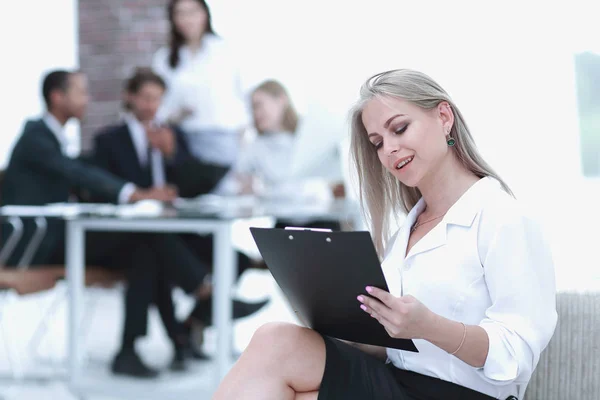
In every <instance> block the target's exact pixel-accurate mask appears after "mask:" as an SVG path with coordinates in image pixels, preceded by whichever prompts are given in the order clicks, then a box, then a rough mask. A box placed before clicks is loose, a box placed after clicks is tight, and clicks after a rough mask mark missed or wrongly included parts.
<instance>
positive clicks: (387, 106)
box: [362, 97, 454, 187]
mask: <svg viewBox="0 0 600 400" xmlns="http://www.w3.org/2000/svg"><path fill="white" fill-rule="evenodd" d="M362 121H363V124H364V126H365V129H366V132H367V135H368V138H369V141H370V142H371V144H372V146H373V151H375V152H377V156H378V157H379V161H381V164H382V165H383V166H384V167H385V168H386V169H387V170H388V171H389V172H390V173H391V174H392V175H394V176H395V177H396V178H398V180H400V182H402V183H403V184H404V185H406V186H410V187H416V186H419V184H420V183H421V182H422V180H423V179H424V178H426V177H428V176H430V174H431V173H432V171H435V170H437V169H438V168H439V167H440V165H441V163H442V161H443V160H444V157H446V155H447V154H449V152H448V145H447V142H446V134H447V132H448V130H450V128H451V127H452V123H453V122H454V118H453V114H452V111H451V109H450V106H449V105H448V103H446V102H442V103H440V104H439V105H438V106H437V107H435V108H434V109H432V110H425V109H422V108H420V107H418V106H416V105H414V104H412V103H410V102H408V101H405V100H402V99H399V98H393V97H375V98H373V99H371V100H370V101H368V102H367V104H366V105H365V107H364V109H363V113H362Z"/></svg>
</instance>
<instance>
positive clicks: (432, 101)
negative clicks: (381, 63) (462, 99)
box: [350, 69, 512, 256]
mask: <svg viewBox="0 0 600 400" xmlns="http://www.w3.org/2000/svg"><path fill="white" fill-rule="evenodd" d="M377 96H386V97H395V98H400V99H403V100H406V101H409V102H411V103H412V104H414V105H416V106H418V107H421V108H423V109H425V110H431V109H434V108H435V107H437V106H438V105H439V104H440V103H441V102H447V103H448V104H449V105H450V107H451V109H452V112H453V113H454V124H453V125H452V129H451V131H450V136H452V137H453V138H454V139H455V141H456V144H455V145H454V147H453V151H455V154H456V156H457V158H458V160H459V161H460V162H461V163H462V165H463V166H464V167H465V168H466V169H467V170H469V171H471V172H472V173H474V174H475V175H476V176H478V177H480V178H483V177H486V176H490V177H493V178H495V179H497V180H498V181H499V182H500V183H501V185H502V187H503V188H504V190H505V191H506V192H508V193H510V194H512V192H511V190H510V188H509V187H508V185H506V183H505V182H504V181H503V180H502V179H501V178H500V177H499V176H498V174H496V172H494V170H493V169H492V168H491V167H490V166H489V165H488V164H487V163H486V162H485V161H484V159H483V158H482V157H481V155H480V154H479V152H478V150H477V147H476V146H475V142H474V141H473V137H472V136H471V133H470V132H469V128H468V127H467V123H466V122H465V119H464V118H463V116H462V114H461V112H460V111H459V109H458V107H456V105H455V104H454V102H453V101H452V99H451V98H450V96H449V95H448V93H446V92H445V91H444V89H442V87H441V86H440V85H438V84H437V83H436V82H435V81H434V80H433V79H431V78H430V77H429V76H427V75H425V74H423V73H421V72H417V71H412V70H408V69H398V70H392V71H387V72H382V73H380V74H377V75H374V76H372V77H371V78H369V79H368V80H367V81H366V82H365V83H364V84H363V85H362V87H361V89H360V99H359V101H358V102H357V104H356V105H355V106H354V107H353V108H352V110H351V112H350V113H351V114H350V118H351V121H350V123H351V127H350V129H351V145H350V148H351V156H352V161H353V162H354V165H355V167H356V172H357V178H358V185H359V192H360V203H361V207H362V209H363V213H364V214H365V217H366V218H367V221H368V222H369V225H370V228H371V234H372V235H373V240H374V243H375V248H376V249H377V252H378V253H379V255H380V256H382V255H383V251H384V248H385V246H386V245H387V240H388V239H389V238H388V235H389V230H390V228H391V226H390V221H389V220H388V217H389V216H390V215H392V214H393V215H397V214H398V212H404V213H407V212H408V211H410V210H411V209H412V208H413V207H414V206H415V204H417V202H418V201H419V199H420V198H421V192H420V191H419V189H418V188H416V187H408V186H406V185H403V184H402V183H401V182H400V181H399V180H398V179H397V178H395V177H394V176H393V175H392V174H391V173H389V171H387V170H386V169H385V168H384V167H383V166H382V165H381V162H380V161H379V158H378V156H377V152H376V151H374V150H373V145H372V144H371V142H370V141H369V139H368V137H367V132H366V129H365V127H364V124H363V121H362V112H363V108H364V106H365V104H366V103H367V102H368V101H369V100H371V99H373V98H374V97H377Z"/></svg>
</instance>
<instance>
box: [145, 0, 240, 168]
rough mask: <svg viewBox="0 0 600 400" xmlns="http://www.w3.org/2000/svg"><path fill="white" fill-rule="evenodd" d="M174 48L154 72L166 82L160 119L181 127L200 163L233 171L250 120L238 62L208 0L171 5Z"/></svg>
mask: <svg viewBox="0 0 600 400" xmlns="http://www.w3.org/2000/svg"><path fill="white" fill-rule="evenodd" d="M168 14H169V22H170V25H171V34H170V35H171V37H170V46H169V47H166V48H162V49H160V50H158V51H157V52H156V54H155V55H154V59H153V64H152V66H153V69H154V71H155V72H156V73H158V74H159V75H161V76H162V77H163V78H164V79H165V81H166V82H167V93H166V95H165V99H164V103H163V107H162V109H161V110H160V115H159V116H160V117H161V118H162V119H166V120H168V121H169V122H172V123H177V124H179V125H180V127H181V128H182V130H183V131H184V132H185V133H186V135H187V139H188V142H189V145H190V150H191V151H192V153H193V154H194V155H195V156H196V157H197V158H199V159H201V160H202V161H205V162H210V163H213V164H218V165H224V166H231V165H233V163H234V161H235V160H236V158H237V153H238V149H239V142H240V133H241V131H242V130H243V128H244V127H245V125H246V123H247V121H248V116H247V110H246V108H245V104H244V96H243V91H242V87H241V81H240V76H239V71H238V68H237V59H236V57H235V55H234V54H233V53H232V52H231V51H230V50H229V49H228V47H227V46H226V44H225V42H224V41H223V40H222V39H221V38H219V37H218V36H217V35H216V34H215V32H214V30H213V28H212V22H211V15H210V10H209V8H208V5H207V4H206V2H205V1H204V0H171V1H170V2H169V5H168Z"/></svg>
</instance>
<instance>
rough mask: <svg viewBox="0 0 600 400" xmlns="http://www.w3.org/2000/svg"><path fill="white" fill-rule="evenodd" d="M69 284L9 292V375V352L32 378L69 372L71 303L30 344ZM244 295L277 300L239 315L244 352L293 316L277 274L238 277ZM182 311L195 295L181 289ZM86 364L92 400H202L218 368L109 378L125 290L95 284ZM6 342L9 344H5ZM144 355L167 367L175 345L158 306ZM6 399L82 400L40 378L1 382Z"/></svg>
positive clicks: (211, 342) (1, 365)
mask: <svg viewBox="0 0 600 400" xmlns="http://www.w3.org/2000/svg"><path fill="white" fill-rule="evenodd" d="M65 290H66V286H64V285H62V284H61V285H59V286H57V287H56V288H55V289H54V290H53V291H51V292H47V293H43V294H40V295H36V296H31V297H27V298H25V299H23V298H16V297H14V296H9V299H8V305H7V306H6V307H5V308H4V309H3V310H4V312H3V315H2V325H3V326H2V327H3V328H4V330H3V331H2V332H3V334H2V335H0V342H2V345H0V376H6V375H7V373H8V372H9V365H10V364H9V359H10V356H12V358H13V359H14V361H13V366H17V370H22V371H24V373H25V374H26V375H27V376H29V377H31V376H32V375H35V376H38V377H40V376H41V377H42V378H43V377H47V376H49V374H54V373H56V372H59V373H61V372H62V370H63V369H64V354H65V351H64V349H65V324H66V323H65V311H66V302H65V301H64V300H63V301H60V300H59V306H58V307H57V309H56V313H55V314H54V317H53V318H52V321H51V322H50V324H49V327H48V331H47V334H46V335H45V336H44V338H43V340H42V341H41V342H40V345H39V348H38V351H37V355H33V354H32V352H31V351H30V349H28V342H29V341H30V339H31V337H32V335H33V332H34V331H35V328H36V324H37V323H38V322H39V319H40V316H41V315H42V313H43V312H44V310H46V309H47V308H48V307H49V306H50V305H51V304H52V303H53V302H54V301H55V300H56V299H61V297H62V296H64V293H65ZM238 296H240V297H243V298H245V299H248V300H258V299H262V298H264V297H266V296H269V297H271V301H270V303H269V304H268V305H267V306H266V307H265V308H264V309H263V310H261V311H260V312H259V313H257V314H256V315H255V316H252V317H249V318H247V319H244V320H240V321H238V322H236V324H235V340H234V345H235V346H234V347H235V349H236V352H241V351H242V350H243V348H244V347H245V346H246V345H247V343H248V342H249V341H250V338H251V337H252V334H253V332H254V331H255V330H256V329H257V328H258V327H259V326H260V325H262V324H263V323H265V322H268V321H274V320H277V321H294V316H293V313H292V312H291V310H290V309H289V308H288V306H287V303H286V302H285V301H284V300H283V298H282V297H281V293H280V292H279V289H278V287H277V285H276V284H275V283H274V281H273V279H272V277H271V276H270V275H269V274H268V273H266V272H253V271H249V272H248V273H246V274H245V275H244V276H243V277H242V280H241V281H240V284H239V287H238ZM176 298H177V300H178V305H179V309H178V312H180V313H181V314H185V312H186V310H187V309H189V307H190V306H191V304H190V301H189V299H187V298H184V297H183V295H181V294H178V293H176ZM85 309H86V317H85V318H87V321H84V322H82V327H84V328H83V329H86V328H85V327H87V334H85V333H84V335H85V338H86V339H85V341H86V350H87V357H86V367H85V370H84V371H83V373H82V380H81V382H80V383H79V384H78V388H79V389H80V391H81V393H82V395H83V397H81V398H85V399H86V400H117V399H119V400H120V399H145V400H153V399H161V400H163V399H164V400H170V399H177V400H188V399H189V400H192V399H194V400H202V399H209V398H210V394H211V390H212V383H213V376H214V374H213V365H212V364H211V363H210V362H197V363H194V364H192V368H191V369H190V370H189V371H187V372H185V373H171V372H164V373H163V374H162V375H161V376H160V378H159V379H156V380H153V381H140V380H136V379H127V378H120V377H119V378H117V377H114V376H113V375H111V373H110V371H109V366H110V362H111V359H112V357H113V355H114V354H115V352H116V351H117V349H118V346H119V338H120V332H121V324H122V315H123V310H122V288H114V289H91V290H88V292H87V302H86V306H85ZM6 339H8V345H9V346H8V347H9V349H7V346H6V345H5V343H6ZM215 342H216V335H215V333H214V332H213V331H209V332H208V333H207V336H206V344H205V346H206V350H207V351H208V352H211V351H212V350H213V349H214V347H215ZM137 347H138V350H139V352H140V353H141V354H142V355H143V358H144V359H145V360H146V361H147V362H148V364H150V365H152V366H154V367H157V368H160V369H166V366H167V365H168V363H169V361H170V358H171V354H172V350H171V348H170V346H169V342H168V340H167V337H166V335H165V332H164V329H163V328H162V325H161V323H160V320H159V317H158V314H157V313H156V311H155V310H152V313H151V318H150V324H149V334H148V336H147V337H146V338H144V339H143V340H140V341H139V342H138V344H137ZM0 399H2V400H30V399H31V400H33V399H35V400H38V399H52V400H63V399H64V400H71V399H77V397H76V396H74V395H73V394H72V393H70V392H69V391H68V389H67V387H66V385H65V384H64V381H57V380H47V379H36V380H34V381H32V380H30V379H26V380H23V381H22V382H17V383H15V382H14V381H9V380H6V379H5V380H0Z"/></svg>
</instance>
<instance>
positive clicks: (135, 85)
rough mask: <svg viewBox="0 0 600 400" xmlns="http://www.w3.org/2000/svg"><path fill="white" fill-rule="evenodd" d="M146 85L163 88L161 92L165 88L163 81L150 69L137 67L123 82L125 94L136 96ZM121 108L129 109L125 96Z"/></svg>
mask: <svg viewBox="0 0 600 400" xmlns="http://www.w3.org/2000/svg"><path fill="white" fill-rule="evenodd" d="M147 83H153V84H155V85H158V86H160V87H161V88H163V90H165V89H166V88H167V84H166V83H165V81H164V79H163V78H161V77H160V76H159V75H157V74H156V73H155V72H154V71H152V68H148V67H137V68H136V69H135V71H134V72H133V75H132V76H131V77H130V78H129V79H127V80H126V81H125V87H124V90H125V94H136V93H137V92H139V91H140V89H141V88H142V86H144V85H145V84H147ZM123 107H125V109H126V110H130V109H131V105H130V104H129V102H128V101H127V96H125V100H124V101H123Z"/></svg>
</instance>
